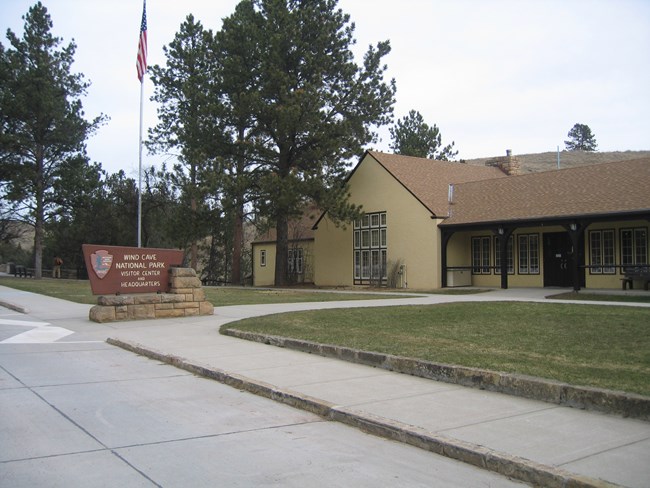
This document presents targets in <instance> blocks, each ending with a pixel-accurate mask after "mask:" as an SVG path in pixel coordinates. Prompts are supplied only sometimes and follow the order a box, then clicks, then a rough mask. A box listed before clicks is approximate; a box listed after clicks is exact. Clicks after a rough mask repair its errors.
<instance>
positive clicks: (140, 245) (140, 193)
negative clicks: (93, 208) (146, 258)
mask: <svg viewBox="0 0 650 488" xmlns="http://www.w3.org/2000/svg"><path fill="white" fill-rule="evenodd" d="M143 107H144V75H143V76H142V79H141V80H140V138H139V156H138V247H142V114H143Z"/></svg>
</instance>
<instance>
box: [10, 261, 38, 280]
mask: <svg viewBox="0 0 650 488" xmlns="http://www.w3.org/2000/svg"><path fill="white" fill-rule="evenodd" d="M32 276H34V275H33V273H32V271H31V269H29V268H27V267H26V266H22V265H20V264H17V265H16V267H15V268H14V277H15V278H18V277H20V278H28V277H29V278H31V277H32Z"/></svg>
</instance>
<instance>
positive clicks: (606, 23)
mask: <svg viewBox="0 0 650 488" xmlns="http://www.w3.org/2000/svg"><path fill="white" fill-rule="evenodd" d="M35 3H36V2H35V0H1V1H0V28H2V43H3V44H4V45H5V47H7V46H8V41H7V40H6V37H5V35H4V34H5V32H6V29H7V28H10V29H11V30H13V31H14V32H15V33H16V34H18V36H19V37H22V28H23V21H22V18H21V17H22V16H23V15H24V14H25V13H26V12H27V10H28V9H29V7H30V6H32V5H34V4H35ZM237 3H238V0H182V1H178V0H148V2H147V20H148V38H149V64H150V65H151V64H164V63H165V59H164V57H163V53H162V47H163V45H166V44H169V42H170V41H171V40H172V39H173V37H174V35H175V33H176V32H177V31H178V30H179V26H180V24H181V23H182V22H183V20H184V19H185V17H186V16H187V15H188V14H190V13H192V14H193V15H194V16H195V18H196V19H198V20H200V21H201V23H202V24H203V26H204V27H205V28H210V29H212V30H219V29H220V28H221V23H222V19H223V18H224V17H227V16H229V15H230V14H232V12H233V11H234V9H235V6H236V4H237ZM43 4H44V5H45V6H46V7H47V9H48V11H49V13H50V15H51V17H52V21H53V23H54V28H53V33H54V35H56V36H58V37H61V38H63V40H64V43H65V44H67V43H68V42H69V41H70V40H72V39H74V40H75V42H76V44H77V54H76V56H75V64H74V65H73V69H74V71H75V72H81V73H83V74H84V75H85V76H86V78H87V79H88V80H90V81H91V83H92V85H91V87H90V89H89V92H88V96H87V97H85V98H84V99H83V104H84V109H85V112H86V114H87V116H88V118H91V117H94V116H96V115H98V114H99V113H104V114H106V115H108V116H109V117H110V119H111V120H110V122H109V123H108V124H107V125H105V126H103V127H102V128H101V129H100V130H99V132H98V134H97V135H95V136H94V137H93V138H92V139H90V140H89V141H88V153H89V156H90V158H91V160H93V161H97V162H100V163H102V166H103V167H104V168H105V169H106V170H107V171H109V172H116V171H118V170H119V169H123V170H124V171H125V172H126V173H127V175H128V176H132V177H135V176H137V168H138V124H139V98H140V84H139V82H138V79H137V75H136V68H135V60H136V52H137V44H138V34H139V28H140V19H141V15H142V1H141V0H110V1H109V0H102V1H100V0H43ZM339 6H340V7H341V8H342V9H343V11H345V12H346V13H349V14H350V15H351V20H352V21H353V22H354V23H355V24H356V31H355V32H356V34H355V37H356V39H357V41H358V45H357V46H356V47H355V52H356V53H357V55H358V62H360V61H361V56H362V54H363V52H365V50H366V49H367V47H368V45H369V44H376V43H377V42H378V41H382V40H386V39H389V40H390V42H391V45H392V52H391V53H390V54H389V55H388V56H387V57H386V58H385V60H386V62H387V64H388V67H389V76H390V77H392V78H395V79H396V81H397V103H396V105H395V115H396V117H397V118H401V117H403V116H405V115H406V114H407V113H408V111H409V110H411V109H415V110H418V111H419V112H420V113H421V114H422V115H423V117H424V119H425V121H426V122H427V123H428V124H429V125H433V124H436V125H437V126H438V127H439V128H440V130H441V133H442V137H443V144H448V143H449V142H451V141H455V143H456V148H457V149H458V150H459V155H458V156H459V157H460V158H465V159H470V158H478V157H487V156H497V155H504V154H505V151H506V149H512V151H513V153H514V154H528V153H537V152H545V151H555V150H556V148H557V147H558V146H559V147H560V149H563V148H564V140H565V139H566V138H567V132H568V131H569V130H570V129H571V127H573V125H574V124H575V123H583V124H587V125H588V126H589V127H590V128H591V130H592V132H593V134H594V135H595V136H596V140H597V142H598V150H599V151H625V150H650V115H649V114H650V0H558V1H551V0H512V1H509V0H399V1H397V0H340V1H339ZM152 93H153V84H152V83H151V81H150V80H149V79H146V81H145V96H146V98H147V100H148V98H149V97H150V96H151V95H152ZM155 124H156V107H155V105H154V103H153V102H150V101H146V102H145V117H144V125H145V128H147V127H152V126H154V125H155ZM380 134H381V135H382V138H383V141H382V142H381V143H380V144H379V145H378V146H376V147H375V149H379V150H384V151H388V150H389V143H390V138H389V134H388V130H387V129H383V130H382V131H380ZM166 157H167V156H165V155H148V154H145V157H144V162H143V164H144V165H145V166H150V165H152V164H159V163H161V162H162V161H164V160H165V159H166Z"/></svg>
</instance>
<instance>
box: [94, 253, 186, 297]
mask: <svg viewBox="0 0 650 488" xmlns="http://www.w3.org/2000/svg"><path fill="white" fill-rule="evenodd" d="M81 247H82V249H83V253H84V259H85V261H86V268H87V269H88V278H89V279H90V288H91V289H92V292H93V295H116V294H128V293H156V292H167V291H169V268H171V267H172V266H181V264H182V263H183V251H179V250H177V249H154V248H143V247H122V246H101V245H97V244H83V245H82V246H81Z"/></svg>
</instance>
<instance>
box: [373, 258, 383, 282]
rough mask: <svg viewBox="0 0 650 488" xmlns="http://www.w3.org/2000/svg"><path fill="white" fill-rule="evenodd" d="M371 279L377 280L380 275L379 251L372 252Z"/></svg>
mask: <svg viewBox="0 0 650 488" xmlns="http://www.w3.org/2000/svg"><path fill="white" fill-rule="evenodd" d="M371 272H372V276H371V277H372V278H379V277H380V276H381V274H382V272H381V268H380V267H379V251H372V270H371Z"/></svg>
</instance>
